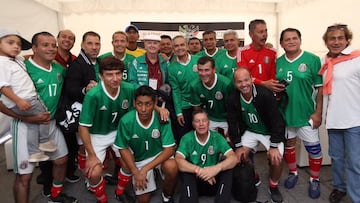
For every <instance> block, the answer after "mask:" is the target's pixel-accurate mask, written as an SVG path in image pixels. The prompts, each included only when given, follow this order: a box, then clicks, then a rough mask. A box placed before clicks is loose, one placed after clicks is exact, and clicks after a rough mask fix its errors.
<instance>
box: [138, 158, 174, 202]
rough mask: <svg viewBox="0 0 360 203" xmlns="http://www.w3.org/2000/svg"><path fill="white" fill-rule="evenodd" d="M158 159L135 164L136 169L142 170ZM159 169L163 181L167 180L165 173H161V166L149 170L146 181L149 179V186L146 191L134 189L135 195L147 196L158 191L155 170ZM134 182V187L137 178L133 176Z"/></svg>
mask: <svg viewBox="0 0 360 203" xmlns="http://www.w3.org/2000/svg"><path fill="white" fill-rule="evenodd" d="M156 157H157V155H156V156H153V157H151V158H148V159H145V160H142V161H139V162H135V165H136V167H137V168H138V169H139V170H140V169H141V168H142V167H144V166H145V165H146V164H148V163H150V162H152V160H154V159H155V158H156ZM172 158H173V157H171V158H170V159H172ZM155 169H157V170H158V171H159V172H160V176H161V178H162V179H164V178H165V175H164V174H163V172H162V171H161V165H157V166H156V167H155V168H153V169H152V170H149V171H148V172H147V175H146V179H147V185H146V189H144V190H137V189H135V187H134V191H135V194H136V195H142V194H145V193H149V192H153V191H155V190H156V182H155V176H154V170H155ZM132 181H133V185H135V178H134V176H133V178H132Z"/></svg>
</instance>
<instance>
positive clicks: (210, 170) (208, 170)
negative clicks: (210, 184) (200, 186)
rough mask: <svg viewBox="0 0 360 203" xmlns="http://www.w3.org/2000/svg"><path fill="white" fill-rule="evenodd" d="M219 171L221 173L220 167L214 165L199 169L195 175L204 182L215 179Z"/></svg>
mask: <svg viewBox="0 0 360 203" xmlns="http://www.w3.org/2000/svg"><path fill="white" fill-rule="evenodd" d="M220 171H221V167H220V166H218V165H215V166H209V167H205V168H201V169H200V170H199V171H198V173H197V174H196V175H197V176H198V177H199V178H201V179H202V180H204V181H209V180H211V179H213V178H215V176H216V175H217V174H218V173H220Z"/></svg>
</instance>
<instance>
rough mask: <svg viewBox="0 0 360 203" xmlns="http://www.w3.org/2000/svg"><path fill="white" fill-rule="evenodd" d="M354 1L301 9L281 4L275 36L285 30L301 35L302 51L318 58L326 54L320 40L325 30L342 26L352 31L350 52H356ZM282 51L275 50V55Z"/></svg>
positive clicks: (326, 0)
mask: <svg viewBox="0 0 360 203" xmlns="http://www.w3.org/2000/svg"><path fill="white" fill-rule="evenodd" d="M359 4H360V3H359V1H358V0H341V1H338V0H316V1H307V2H305V3H304V4H302V5H301V6H296V5H294V4H286V5H285V4H284V5H283V7H282V8H280V13H281V14H280V15H279V33H280V32H281V30H283V29H285V28H287V27H294V28H297V29H299V30H300V32H301V34H302V49H303V50H308V51H311V52H313V53H315V54H317V55H319V56H320V57H323V56H324V55H325V54H326V53H327V48H326V47H325V45H324V41H323V40H322V35H323V34H324V33H325V31H326V28H327V27H328V26H329V25H332V24H334V23H344V24H347V25H348V26H349V28H350V29H351V30H352V31H353V33H354V35H353V41H352V46H353V48H358V49H360V39H359V37H358V36H360V25H359V22H358V16H359V11H360V10H359V8H360V5H359ZM280 52H282V53H283V51H282V50H281V51H280V49H279V53H280Z"/></svg>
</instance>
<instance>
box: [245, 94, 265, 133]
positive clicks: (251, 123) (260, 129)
mask: <svg viewBox="0 0 360 203" xmlns="http://www.w3.org/2000/svg"><path fill="white" fill-rule="evenodd" d="M240 103H241V111H242V112H241V115H242V118H243V120H244V121H245V123H246V125H247V126H248V129H247V130H249V131H251V132H254V133H258V134H262V135H268V134H269V130H268V129H267V127H266V126H265V123H264V122H263V121H262V120H261V117H260V115H259V113H258V112H257V111H256V109H255V106H254V104H253V103H252V99H251V100H250V101H246V100H245V99H244V98H243V97H242V96H241V97H240Z"/></svg>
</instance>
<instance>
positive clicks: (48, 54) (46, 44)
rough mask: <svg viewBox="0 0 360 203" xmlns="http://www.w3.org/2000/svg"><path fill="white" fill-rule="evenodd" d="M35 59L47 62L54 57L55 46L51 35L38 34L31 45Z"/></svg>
mask: <svg viewBox="0 0 360 203" xmlns="http://www.w3.org/2000/svg"><path fill="white" fill-rule="evenodd" d="M32 50H33V52H34V59H35V61H39V60H40V61H42V62H45V63H49V64H50V62H51V61H53V60H54V59H55V56H56V51H57V46H56V40H55V37H53V36H48V35H39V36H38V37H37V44H36V45H33V47H32Z"/></svg>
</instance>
